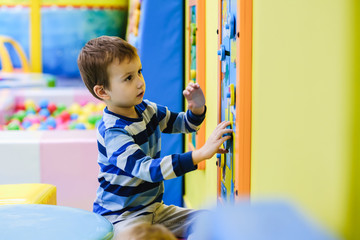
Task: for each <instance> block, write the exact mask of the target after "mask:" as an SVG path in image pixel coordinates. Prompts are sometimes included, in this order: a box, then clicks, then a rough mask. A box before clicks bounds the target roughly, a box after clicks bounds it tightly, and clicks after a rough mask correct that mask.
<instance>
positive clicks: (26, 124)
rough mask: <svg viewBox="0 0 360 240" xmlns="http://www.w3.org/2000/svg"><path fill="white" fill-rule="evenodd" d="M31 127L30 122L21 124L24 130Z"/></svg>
mask: <svg viewBox="0 0 360 240" xmlns="http://www.w3.org/2000/svg"><path fill="white" fill-rule="evenodd" d="M31 125H32V123H31V122H30V121H23V123H22V126H23V128H25V129H28V128H29V127H30V126H31Z"/></svg>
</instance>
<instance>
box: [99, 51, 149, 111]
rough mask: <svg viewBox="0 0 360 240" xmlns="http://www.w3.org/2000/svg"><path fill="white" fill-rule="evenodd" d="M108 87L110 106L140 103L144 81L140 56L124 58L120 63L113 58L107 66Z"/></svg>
mask: <svg viewBox="0 0 360 240" xmlns="http://www.w3.org/2000/svg"><path fill="white" fill-rule="evenodd" d="M107 71H108V74H109V81H110V87H109V89H107V90H106V92H107V95H108V96H109V97H110V99H109V100H108V101H107V103H108V104H109V105H112V108H113V109H114V110H115V109H119V110H120V111H121V109H127V108H133V106H135V105H137V104H140V103H141V102H142V100H143V97H144V94H145V81H144V77H143V75H142V72H141V71H142V66H141V62H140V58H139V57H138V56H136V57H135V58H133V59H131V60H130V61H129V60H128V59H125V60H124V61H122V62H121V63H119V61H118V60H117V59H115V60H114V61H113V62H112V63H111V64H110V65H109V66H108V69H107Z"/></svg>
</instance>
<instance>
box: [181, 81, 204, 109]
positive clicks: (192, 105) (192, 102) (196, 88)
mask: <svg viewBox="0 0 360 240" xmlns="http://www.w3.org/2000/svg"><path fill="white" fill-rule="evenodd" d="M183 95H184V97H185V98H186V100H187V102H188V108H189V110H190V111H191V112H193V113H194V114H196V115H201V114H203V113H204V111H205V97H204V93H203V91H202V90H201V88H200V85H199V84H198V83H193V82H190V83H189V84H188V85H187V87H186V89H185V90H184V91H183Z"/></svg>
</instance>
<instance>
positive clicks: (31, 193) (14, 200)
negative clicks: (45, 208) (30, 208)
mask: <svg viewBox="0 0 360 240" xmlns="http://www.w3.org/2000/svg"><path fill="white" fill-rule="evenodd" d="M4 204H52V205H56V187H55V186H54V185H51V184H42V183H29V184H6V185H0V205H4Z"/></svg>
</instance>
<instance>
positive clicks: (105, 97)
mask: <svg viewBox="0 0 360 240" xmlns="http://www.w3.org/2000/svg"><path fill="white" fill-rule="evenodd" d="M93 90H94V93H95V94H96V96H98V97H99V98H101V99H102V100H108V99H109V98H110V96H109V95H108V94H107V92H106V91H105V88H104V87H103V86H102V85H95V86H94V88H93Z"/></svg>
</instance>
